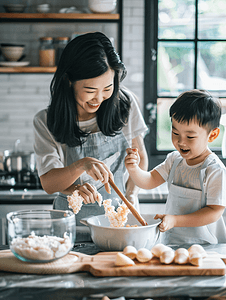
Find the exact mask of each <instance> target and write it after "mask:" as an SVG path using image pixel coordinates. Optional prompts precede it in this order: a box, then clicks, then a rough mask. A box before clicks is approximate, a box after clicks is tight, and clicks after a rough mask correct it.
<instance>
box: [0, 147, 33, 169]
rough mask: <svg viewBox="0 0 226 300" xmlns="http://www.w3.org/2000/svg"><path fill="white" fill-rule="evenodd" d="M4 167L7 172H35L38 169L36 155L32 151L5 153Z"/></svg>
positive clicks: (9, 151)
mask: <svg viewBox="0 0 226 300" xmlns="http://www.w3.org/2000/svg"><path fill="white" fill-rule="evenodd" d="M3 165H4V169H5V171H7V172H13V171H17V172H20V171H22V170H27V171H31V172H34V171H35V169H36V160H35V154H34V153H33V152H30V151H16V152H14V151H11V150H5V151H4V152H3Z"/></svg>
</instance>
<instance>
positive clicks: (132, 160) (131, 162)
mask: <svg viewBox="0 0 226 300" xmlns="http://www.w3.org/2000/svg"><path fill="white" fill-rule="evenodd" d="M126 153H127V156H126V157H125V166H126V168H127V169H128V170H132V169H134V168H135V167H137V166H139V163H140V156H139V152H138V149H137V148H127V149H126Z"/></svg>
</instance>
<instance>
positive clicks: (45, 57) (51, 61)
mask: <svg viewBox="0 0 226 300" xmlns="http://www.w3.org/2000/svg"><path fill="white" fill-rule="evenodd" d="M39 65H40V66H41V67H54V66H55V49H54V45H53V38H52V37H42V38H40V48H39Z"/></svg>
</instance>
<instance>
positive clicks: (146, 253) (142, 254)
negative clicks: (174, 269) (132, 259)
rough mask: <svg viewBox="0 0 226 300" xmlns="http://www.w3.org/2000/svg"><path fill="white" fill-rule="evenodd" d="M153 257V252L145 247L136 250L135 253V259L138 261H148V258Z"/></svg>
mask: <svg viewBox="0 0 226 300" xmlns="http://www.w3.org/2000/svg"><path fill="white" fill-rule="evenodd" d="M152 257H153V254H152V253H151V251H150V250H148V249H146V248H140V249H139V250H138V251H137V255H136V259H137V260H138V261H139V262H148V261H149V260H151V259H152Z"/></svg>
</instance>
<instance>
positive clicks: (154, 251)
mask: <svg viewBox="0 0 226 300" xmlns="http://www.w3.org/2000/svg"><path fill="white" fill-rule="evenodd" d="M170 249H171V248H170V247H168V246H166V245H163V244H157V245H155V246H154V247H152V248H151V253H152V254H153V256H156V257H160V256H161V254H162V252H163V251H164V250H170Z"/></svg>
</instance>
